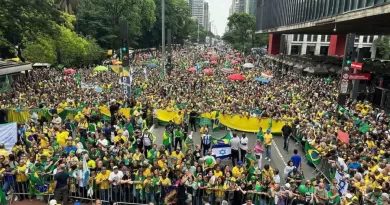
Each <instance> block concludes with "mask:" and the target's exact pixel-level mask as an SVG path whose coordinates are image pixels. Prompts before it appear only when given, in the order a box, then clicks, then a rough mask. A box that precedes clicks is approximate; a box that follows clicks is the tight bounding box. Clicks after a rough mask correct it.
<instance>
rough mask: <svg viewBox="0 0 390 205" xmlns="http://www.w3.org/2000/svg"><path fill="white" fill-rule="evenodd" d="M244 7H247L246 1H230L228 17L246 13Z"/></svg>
mask: <svg viewBox="0 0 390 205" xmlns="http://www.w3.org/2000/svg"><path fill="white" fill-rule="evenodd" d="M246 5H247V0H232V5H231V7H230V11H229V16H231V15H232V14H234V13H242V12H246V9H247V6H246Z"/></svg>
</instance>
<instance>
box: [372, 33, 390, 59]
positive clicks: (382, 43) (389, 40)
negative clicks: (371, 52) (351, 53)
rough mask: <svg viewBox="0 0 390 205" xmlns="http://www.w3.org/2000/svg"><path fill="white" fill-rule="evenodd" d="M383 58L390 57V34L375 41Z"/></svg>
mask: <svg viewBox="0 0 390 205" xmlns="http://www.w3.org/2000/svg"><path fill="white" fill-rule="evenodd" d="M374 45H375V46H376V47H377V48H378V51H379V54H380V56H381V57H382V58H384V59H388V58H389V56H390V36H381V37H379V38H377V39H375V41H374Z"/></svg>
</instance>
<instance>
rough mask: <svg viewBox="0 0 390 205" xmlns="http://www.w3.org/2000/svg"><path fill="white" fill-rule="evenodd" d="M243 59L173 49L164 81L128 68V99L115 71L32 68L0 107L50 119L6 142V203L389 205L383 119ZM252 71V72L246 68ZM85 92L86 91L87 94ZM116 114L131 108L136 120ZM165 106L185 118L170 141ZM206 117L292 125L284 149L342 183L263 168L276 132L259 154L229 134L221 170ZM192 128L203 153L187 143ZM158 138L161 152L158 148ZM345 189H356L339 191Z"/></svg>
mask: <svg viewBox="0 0 390 205" xmlns="http://www.w3.org/2000/svg"><path fill="white" fill-rule="evenodd" d="M240 55H241V54H236V53H235V52H231V51H221V50H219V49H210V50H204V49H196V50H195V49H187V50H180V51H174V52H173V54H172V61H173V64H174V67H173V69H172V70H171V71H170V72H169V74H167V75H165V76H164V77H163V79H162V78H161V70H160V69H145V65H142V64H141V62H137V63H135V64H134V65H132V68H133V73H134V75H132V90H133V93H132V97H131V98H127V97H125V96H124V95H123V86H122V85H120V84H119V82H118V78H119V75H118V74H117V73H115V72H111V71H110V72H94V70H93V68H82V69H77V73H75V74H71V75H64V74H63V70H56V69H54V68H53V69H41V70H33V71H32V72H30V73H29V76H25V77H23V78H20V79H18V80H15V81H14V82H13V83H12V85H11V86H12V88H11V89H10V91H8V92H5V93H1V94H0V101H1V102H2V103H1V108H2V109H7V108H9V109H12V108H13V109H16V110H19V111H21V110H28V109H31V110H33V109H35V108H39V109H41V110H45V111H46V112H47V115H38V114H37V113H35V112H33V111H32V114H31V117H30V119H29V121H27V122H25V124H19V125H18V133H19V136H18V142H17V143H16V144H15V146H14V147H13V148H12V151H7V150H5V148H4V145H0V172H1V173H2V183H3V186H2V191H3V193H4V194H5V195H6V196H7V199H8V200H24V199H27V198H29V199H32V198H37V199H45V198H46V196H45V195H46V194H47V193H51V192H54V197H55V199H56V200H57V202H61V201H62V204H64V205H66V204H67V203H68V200H78V201H80V202H81V203H87V202H88V200H90V199H92V200H94V201H95V200H96V204H98V203H97V202H98V201H99V203H110V202H119V201H122V202H134V203H149V202H153V203H156V204H180V205H181V204H196V205H198V204H224V203H225V201H226V203H228V204H243V203H246V204H248V205H250V204H260V205H263V204H267V205H268V204H317V205H320V204H331V205H337V204H343V205H347V204H361V203H362V202H363V201H364V202H365V203H368V204H379V205H382V204H388V203H389V193H390V184H389V175H390V162H388V159H390V149H389V148H390V143H389V140H390V138H389V133H388V132H389V128H388V126H389V116H388V114H387V113H386V112H385V111H383V110H379V109H376V108H373V107H372V106H371V105H370V104H369V103H367V102H357V101H351V100H348V102H347V105H346V106H345V107H344V108H342V109H339V108H338V106H337V90H338V83H337V80H331V79H330V78H326V77H318V76H304V75H296V74H292V73H291V72H288V73H284V74H277V72H275V68H276V65H274V64H273V62H272V61H269V60H267V59H265V58H259V57H251V56H250V57H247V58H245V59H243V60H241V61H242V62H241V63H238V64H236V65H231V64H230V63H229V62H230V61H231V60H230V59H232V58H233V59H237V58H238V57H239V56H240ZM145 56H147V57H145ZM204 56H215V57H217V59H218V60H217V64H216V65H214V66H212V65H209V64H208V63H207V62H205V61H208V58H207V59H206V58H205V57H204ZM145 58H155V59H157V60H158V58H159V57H158V55H157V56H153V55H145V54H142V55H141V54H140V55H138V54H137V58H136V59H137V60H138V61H140V60H147V59H145ZM200 62H202V63H200ZM245 62H250V63H253V64H255V65H256V66H257V68H251V69H248V68H244V67H242V64H243V63H245ZM199 64H201V65H199ZM195 66H196V67H202V68H208V67H211V68H214V73H213V75H205V74H204V73H203V72H202V71H201V70H202V68H201V70H200V71H199V72H189V71H188V70H187V68H190V67H195ZM221 66H230V67H232V68H233V69H234V70H235V71H236V72H238V73H240V74H242V75H244V76H245V77H246V80H244V81H229V80H227V78H226V76H227V74H226V73H224V72H221V71H219V69H218V68H220V67H221ZM145 71H146V72H145ZM262 72H270V73H273V74H274V75H275V76H274V77H273V78H272V80H271V81H270V83H259V82H256V81H254V80H253V79H254V78H255V77H258V76H261V73H262ZM336 79H337V78H336ZM86 84H87V85H89V86H90V87H88V88H85V87H83V86H82V85H86ZM91 87H92V88H91ZM95 87H100V88H102V91H101V92H100V91H99V92H98V91H97V90H96V89H94V88H95ZM120 108H131V110H132V111H131V114H130V117H126V116H125V115H123V113H120V112H119V109H120ZM61 109H78V111H77V113H76V114H75V116H74V117H73V118H69V117H66V118H61V117H60V116H59V114H60V113H59V110H61ZM103 109H108V110H109V112H110V114H111V117H110V118H109V119H104V118H103V116H102V114H101V112H100V111H101V110H103ZM158 109H164V110H168V111H179V114H178V115H176V116H175V118H174V119H173V120H172V121H171V122H169V123H168V124H167V125H166V127H165V129H166V132H164V136H154V135H153V132H151V130H149V128H150V127H151V125H152V124H153V123H155V122H156V118H157V116H156V111H157V110H158ZM211 111H219V112H221V113H223V114H229V115H241V116H244V117H257V118H266V117H267V118H271V119H275V120H283V121H286V126H284V127H283V129H282V130H281V132H282V135H283V137H284V138H285V141H287V144H285V147H284V148H285V150H286V151H288V140H289V139H290V138H291V137H293V136H296V138H297V141H298V142H299V143H300V142H301V143H302V144H303V145H304V146H311V147H314V148H315V149H316V150H318V151H319V152H320V155H321V158H322V160H324V161H326V162H328V161H329V163H330V164H331V165H332V167H333V169H332V170H334V172H337V173H338V174H341V175H342V176H343V177H342V178H341V180H340V179H336V178H332V179H330V180H331V181H330V182H326V180H324V178H322V177H321V176H319V177H316V178H314V179H306V178H305V176H304V174H303V172H302V166H303V165H302V163H303V162H302V163H301V162H300V160H298V161H297V159H296V158H294V157H292V159H291V161H289V162H288V165H287V166H286V168H285V169H284V170H281V171H279V170H277V169H276V168H275V167H271V166H270V165H269V164H266V163H263V164H262V163H261V161H262V160H261V159H262V154H263V153H264V152H265V155H266V157H265V159H266V160H268V161H270V160H271V156H270V151H269V150H270V147H271V146H272V143H271V141H272V134H271V133H270V130H259V133H258V134H257V136H258V139H257V140H256V143H255V145H254V146H252V145H248V140H245V136H243V137H238V136H237V135H236V134H235V133H233V139H232V140H231V146H232V161H233V163H232V164H230V163H229V164H226V163H222V162H221V160H219V159H215V158H214V157H213V156H212V152H211V150H210V143H211V141H210V139H209V136H210V134H209V129H210V127H207V126H202V127H199V125H197V124H196V118H198V117H199V115H200V114H201V113H204V112H211ZM198 129H199V130H198ZM197 131H199V132H200V133H201V134H202V139H201V144H194V141H193V138H192V133H193V132H197ZM338 131H343V132H347V133H349V142H348V143H345V142H341V141H340V140H338V138H337V135H338ZM165 135H166V136H165ZM156 138H162V139H163V140H162V141H163V143H162V144H156V142H155V141H156ZM243 138H244V140H243ZM236 146H237V147H236ZM238 147H239V149H238ZM236 150H238V151H239V152H240V154H238V151H237V152H235V151H236ZM294 153H295V155H294V156H298V155H297V153H298V152H297V150H294ZM239 156H241V157H240V159H238V157H239ZM252 168H253V170H252ZM88 171H89V172H88ZM86 173H88V174H86ZM340 181H345V182H347V183H348V185H349V186H348V187H340ZM52 182H54V183H52ZM11 196H15V198H14V199H11V198H10V197H11ZM68 196H70V198H68ZM101 200H102V201H101Z"/></svg>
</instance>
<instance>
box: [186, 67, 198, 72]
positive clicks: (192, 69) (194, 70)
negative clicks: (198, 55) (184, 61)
mask: <svg viewBox="0 0 390 205" xmlns="http://www.w3.org/2000/svg"><path fill="white" fill-rule="evenodd" d="M187 70H188V71H190V72H196V68H195V67H192V68H188V69H187Z"/></svg>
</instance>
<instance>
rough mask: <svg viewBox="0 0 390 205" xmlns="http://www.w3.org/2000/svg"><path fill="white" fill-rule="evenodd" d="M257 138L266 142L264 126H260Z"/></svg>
mask: <svg viewBox="0 0 390 205" xmlns="http://www.w3.org/2000/svg"><path fill="white" fill-rule="evenodd" d="M256 137H257V139H258V140H260V141H261V142H264V133H263V128H262V127H260V128H259V132H257V136H256Z"/></svg>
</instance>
